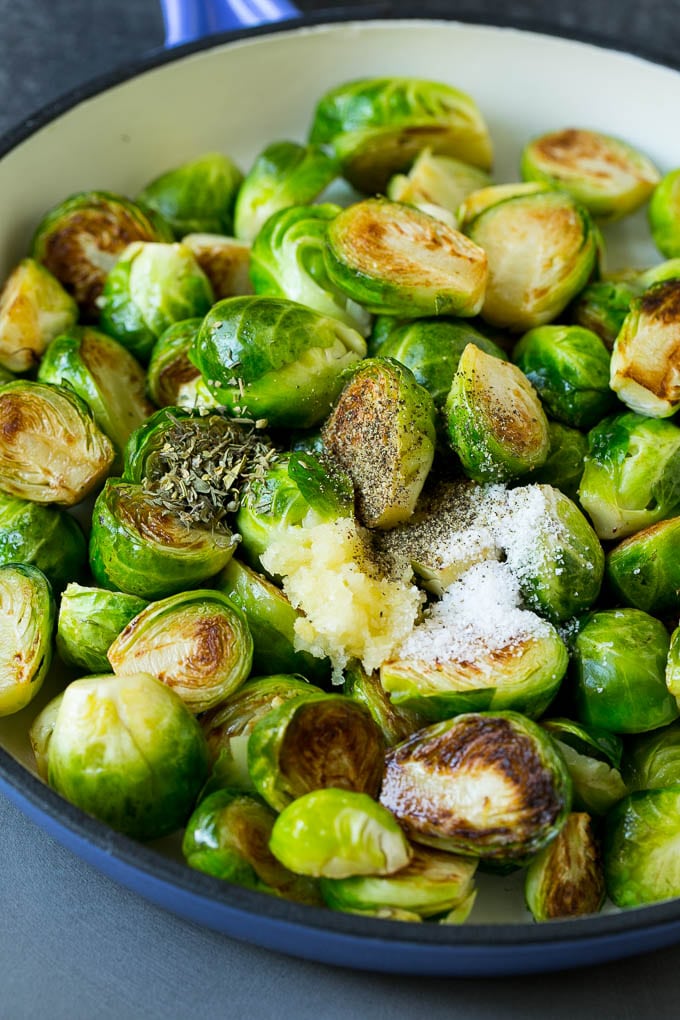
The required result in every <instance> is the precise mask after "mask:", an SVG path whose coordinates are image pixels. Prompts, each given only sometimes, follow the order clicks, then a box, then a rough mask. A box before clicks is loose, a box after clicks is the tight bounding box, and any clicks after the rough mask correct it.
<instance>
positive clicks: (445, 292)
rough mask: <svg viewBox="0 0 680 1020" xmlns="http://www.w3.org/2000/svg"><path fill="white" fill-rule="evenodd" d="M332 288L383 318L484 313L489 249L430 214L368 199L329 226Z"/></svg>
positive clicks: (406, 206) (382, 200)
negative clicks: (487, 250)
mask: <svg viewBox="0 0 680 1020" xmlns="http://www.w3.org/2000/svg"><path fill="white" fill-rule="evenodd" d="M326 240H327V244H326V249H325V258H326V269H327V271H328V276H329V277H330V279H331V281H332V283H334V284H335V285H336V286H337V287H339V288H340V289H341V290H342V291H344V292H345V293H346V294H347V295H348V296H349V297H350V298H352V300H353V301H357V302H358V303H359V304H361V305H363V306H364V307H365V308H367V309H368V310H369V312H375V313H376V314H387V315H402V316H405V317H408V318H417V317H418V316H420V315H462V316H470V315H476V314H477V312H479V310H480V309H481V307H482V302H483V300H484V292H485V288H486V282H487V259H486V255H485V254H484V251H483V250H482V249H481V248H480V247H479V246H478V245H476V244H473V243H472V242H471V241H470V240H468V238H467V237H465V236H464V234H461V233H459V231H457V230H454V229H453V228H452V227H449V226H447V225H446V224H445V223H442V222H441V221H440V220H437V219H435V218H434V217H433V216H429V215H428V214H427V213H424V212H421V211H420V210H419V209H414V208H413V207H412V206H408V205H402V204H401V203H400V202H390V201H389V200H388V199H384V198H368V199H366V200H365V201H364V202H357V203H356V204H355V205H351V206H349V208H347V209H344V210H343V211H342V212H341V213H339V214H338V215H337V216H336V217H335V219H333V220H331V222H330V223H329V225H328V230H327V234H326Z"/></svg>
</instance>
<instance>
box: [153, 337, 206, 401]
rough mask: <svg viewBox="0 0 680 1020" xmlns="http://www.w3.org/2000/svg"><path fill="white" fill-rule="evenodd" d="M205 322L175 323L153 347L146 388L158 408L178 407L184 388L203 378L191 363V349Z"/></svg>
mask: <svg viewBox="0 0 680 1020" xmlns="http://www.w3.org/2000/svg"><path fill="white" fill-rule="evenodd" d="M202 322H203V319H201V318H193V319H184V320H183V321H182V322H175V323H173V325H172V326H168V328H167V329H166V330H165V332H164V333H161V335H160V336H159V338H158V340H157V341H156V343H155V344H154V345H153V349H152V351H151V357H150V358H149V369H148V372H147V387H148V390H149V396H150V397H151V399H152V400H153V401H154V403H155V404H156V406H157V407H177V406H178V404H179V401H180V400H181V393H182V390H183V387H185V386H186V385H187V383H192V382H194V381H195V380H196V379H199V378H201V373H200V372H199V371H198V369H197V368H196V366H195V365H192V363H191V361H190V360H189V350H190V348H191V344H192V342H193V339H194V337H195V336H196V334H197V333H198V330H199V327H200V325H201V323H202Z"/></svg>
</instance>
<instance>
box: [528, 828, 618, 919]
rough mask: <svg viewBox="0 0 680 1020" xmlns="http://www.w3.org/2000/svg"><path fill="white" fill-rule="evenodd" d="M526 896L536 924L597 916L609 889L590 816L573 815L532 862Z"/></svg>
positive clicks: (529, 868)
mask: <svg viewBox="0 0 680 1020" xmlns="http://www.w3.org/2000/svg"><path fill="white" fill-rule="evenodd" d="M524 894H525V897H526V901H527V906H528V907H529V910H530V911H531V913H532V914H533V915H534V920H535V921H550V920H552V919H553V918H558V917H579V916H581V915H582V914H596V913H597V912H598V911H599V910H600V908H601V907H602V904H603V903H604V900H605V896H606V890H605V884H604V874H603V870H602V857H601V853H600V847H599V845H598V842H597V840H596V839H595V834H594V833H593V827H592V822H591V820H590V816H589V815H587V814H585V813H576V812H575V813H573V814H570V815H568V816H567V819H566V821H565V823H564V826H563V827H562V829H561V831H560V832H558V834H557V836H556V837H555V839H554V840H553V841H552V843H550V844H549V845H548V846H546V847H544V849H543V850H541V851H540V853H538V854H537V855H536V857H534V859H533V860H532V861H531V862H530V863H529V867H528V869H527V875H526V882H525V886H524Z"/></svg>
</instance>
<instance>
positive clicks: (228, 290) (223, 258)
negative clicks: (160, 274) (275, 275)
mask: <svg viewBox="0 0 680 1020" xmlns="http://www.w3.org/2000/svg"><path fill="white" fill-rule="evenodd" d="M182 244H184V245H186V247H187V248H189V250H190V251H191V252H192V253H193V256H194V258H195V259H196V261H197V262H198V264H199V266H200V267H201V269H202V270H203V272H204V273H205V275H206V276H207V277H208V279H209V280H210V284H211V286H212V289H213V293H214V295H215V300H216V301H221V300H222V299H223V298H228V297H235V296H236V295H238V294H252V293H253V285H252V283H251V282H250V244H249V243H248V242H247V241H239V240H237V239H236V238H235V237H223V236H222V234H186V235H185V236H184V237H183V238H182Z"/></svg>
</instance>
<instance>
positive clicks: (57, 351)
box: [38, 326, 153, 455]
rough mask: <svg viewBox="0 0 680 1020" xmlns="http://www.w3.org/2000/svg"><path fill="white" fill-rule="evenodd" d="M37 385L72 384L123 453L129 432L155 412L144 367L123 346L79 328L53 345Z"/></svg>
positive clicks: (101, 335) (50, 347) (120, 453)
mask: <svg viewBox="0 0 680 1020" xmlns="http://www.w3.org/2000/svg"><path fill="white" fill-rule="evenodd" d="M38 381H39V382H44V383H54V384H56V385H62V386H68V387H70V388H71V389H72V390H73V391H74V392H75V393H77V394H78V396H79V397H82V398H83V400H84V401H85V403H86V404H87V405H88V407H89V408H90V410H91V411H92V415H93V417H94V420H95V421H96V423H97V425H98V426H99V428H100V429H101V430H102V432H105V433H106V435H107V436H108V437H109V439H110V440H111V441H112V442H113V445H114V446H115V447H116V450H117V451H118V453H119V455H122V452H123V449H124V447H125V444H126V442H127V440H128V438H129V436H130V433H131V432H133V431H134V430H135V429H136V428H138V427H139V426H140V425H141V424H142V422H143V421H144V420H145V419H146V418H148V416H149V415H150V414H151V412H152V411H153V405H152V404H150V403H149V401H148V400H147V399H146V394H145V390H146V377H145V373H144V369H143V368H142V366H141V365H140V364H139V362H138V361H137V360H136V358H134V357H133V356H132V354H130V352H129V351H128V350H126V348H125V347H123V346H122V344H119V343H118V342H117V341H116V340H112V339H111V337H108V336H106V335H105V334H104V333H100V332H99V331H98V330H96V329H91V328H90V327H87V326H86V327H78V326H75V327H74V328H73V329H71V330H69V332H68V333H62V334H61V335H60V336H58V337H57V338H56V339H55V340H53V341H52V343H51V344H50V346H49V347H48V349H47V351H46V353H45V356H44V357H43V359H42V361H41V362H40V368H39V370H38Z"/></svg>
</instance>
